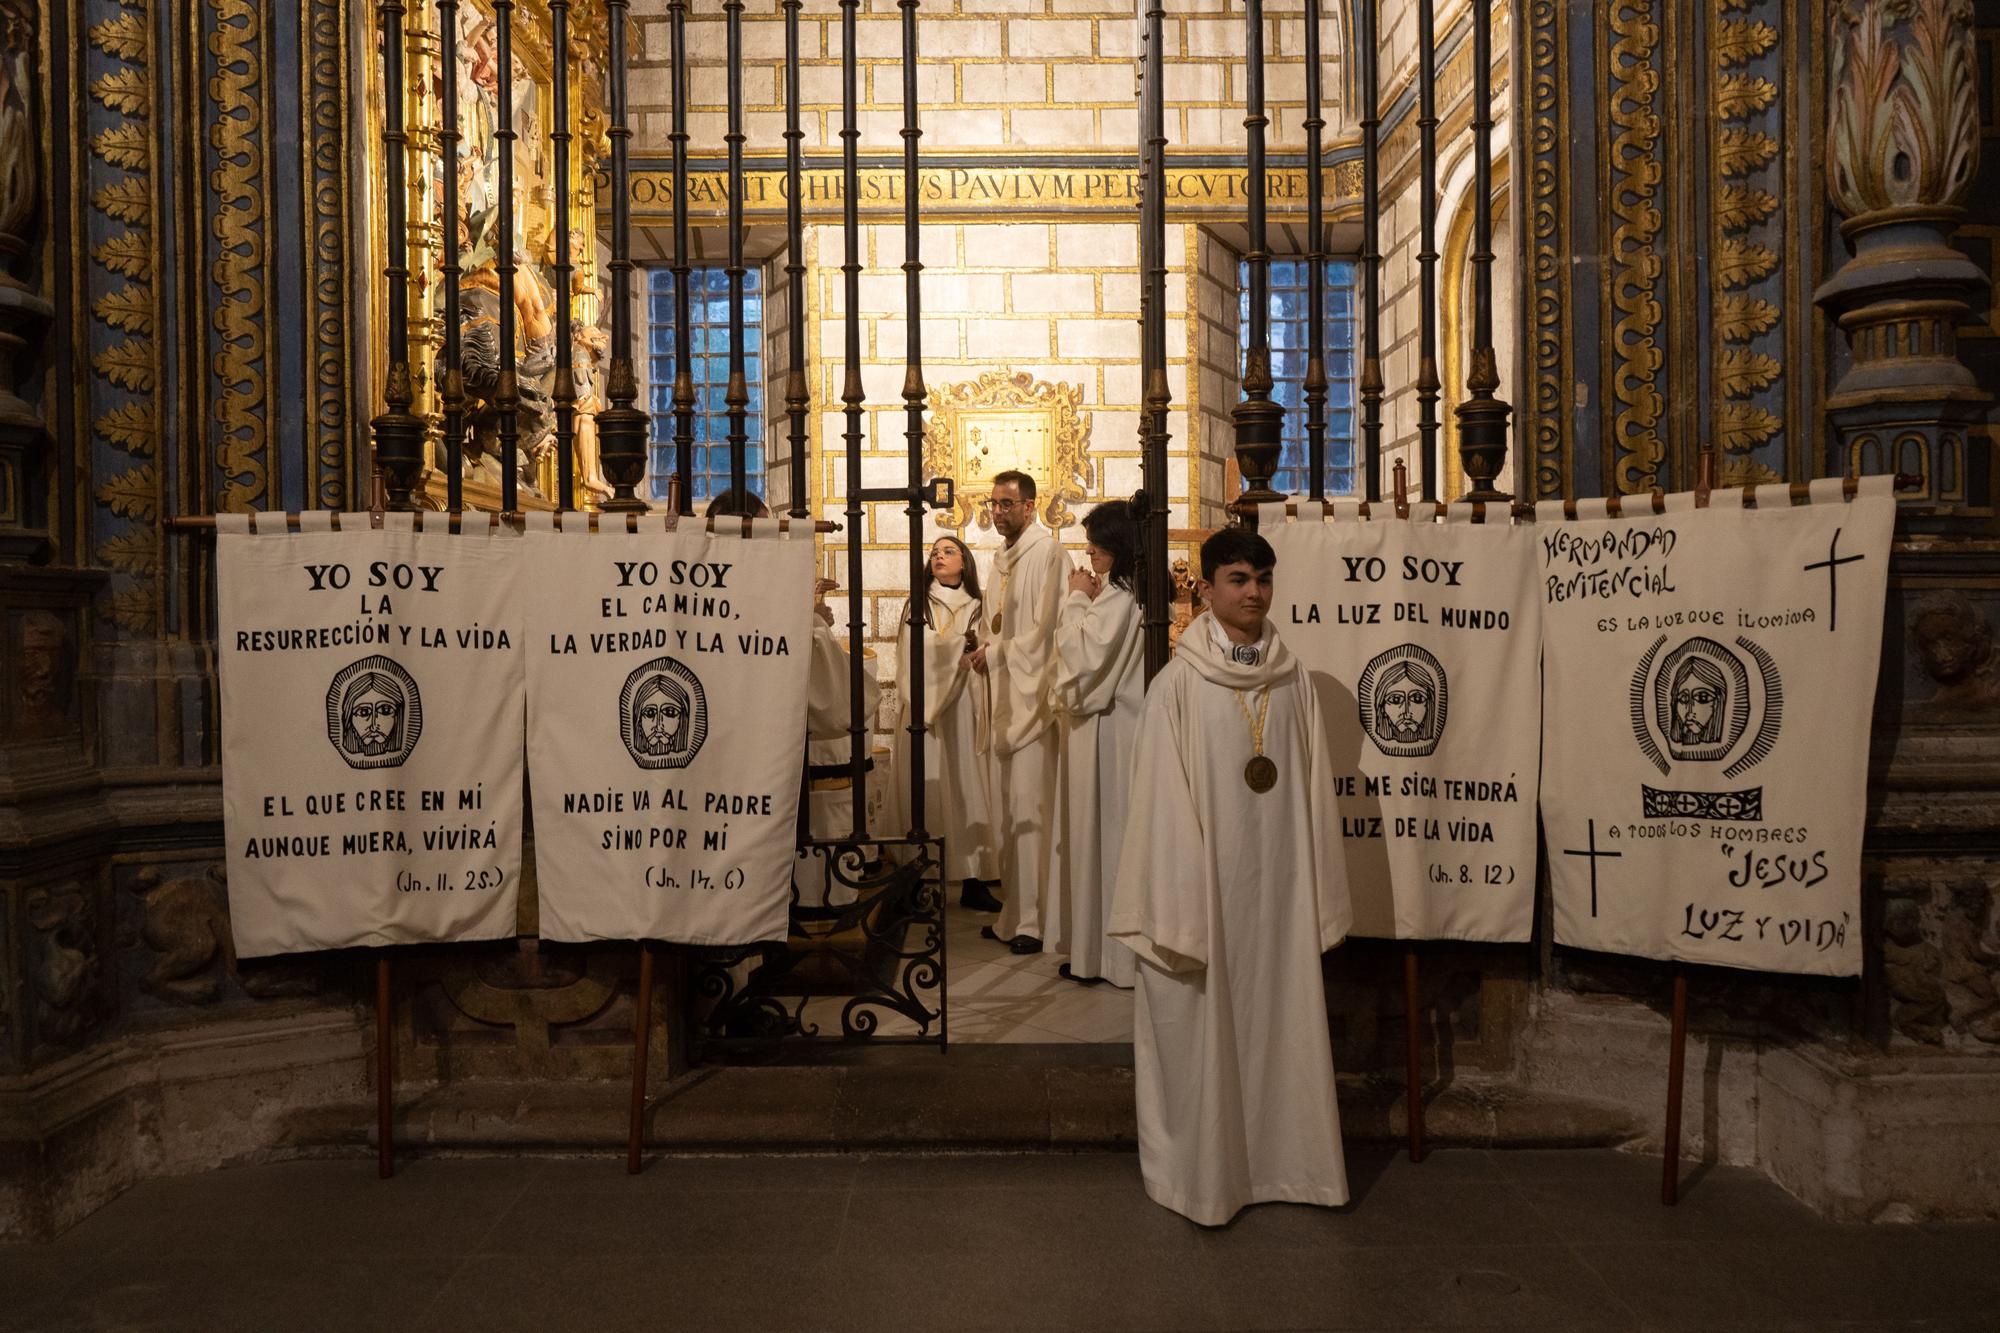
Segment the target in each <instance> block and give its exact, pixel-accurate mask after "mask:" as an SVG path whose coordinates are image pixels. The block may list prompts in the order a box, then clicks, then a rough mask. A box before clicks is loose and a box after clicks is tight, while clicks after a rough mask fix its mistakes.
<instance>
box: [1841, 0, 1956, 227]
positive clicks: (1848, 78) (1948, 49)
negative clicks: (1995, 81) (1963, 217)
mask: <svg viewBox="0 0 2000 1333" xmlns="http://www.w3.org/2000/svg"><path fill="white" fill-rule="evenodd" d="M1844 17H1845V19H1846V25H1847V31H1846V34H1845V35H1844V37H1843V38H1842V39H1841V41H1840V42H1839V43H1838V44H1837V45H1836V46H1835V48H1834V88H1833V110H1832V115H1831V118H1830V121H1829V125H1828V138H1829V145H1828V154H1827V165H1828V171H1827V190H1828V193H1829V194H1831V195H1832V197H1833V202H1834V203H1835V205H1836V206H1838V207H1839V209H1840V211H1841V212H1842V213H1844V214H1846V215H1847V216H1848V217H1858V216H1860V215H1861V214H1863V213H1869V212H1873V211H1875V210H1877V209H1883V208H1893V207H1897V206H1900V205H1905V204H1951V205H1955V204H1958V203H1961V202H1963V200H1964V198H1965V196H1966V193H1967V191H1969V190H1970V189H1971V186H1972V177H1973V174H1974V172H1975V170H1976V169H1977V166H1978V158H1979V113H1978V90H1977V82H1976V76H1975V73H1974V66H1973V57H1972V40H1973V27H1972V13H1971V6H1970V5H1969V4H1967V3H1966V0H1903V2H1902V3H1901V4H1900V5H1896V6H1889V5H1883V4H1869V5H1863V6H1859V7H1855V8H1851V9H1849V10H1847V11H1845V14H1844ZM1905 17H1908V18H1909V19H1910V40H1909V42H1908V44H1907V45H1903V46H1899V45H1898V44H1897V42H1896V41H1895V39H1894V38H1893V37H1891V36H1890V35H1889V34H1888V33H1887V32H1886V31H1885V24H1886V23H1893V22H1898V21H1900V20H1901V19H1903V18H1905Z"/></svg>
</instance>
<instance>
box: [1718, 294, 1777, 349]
mask: <svg viewBox="0 0 2000 1333" xmlns="http://www.w3.org/2000/svg"><path fill="white" fill-rule="evenodd" d="M1780 313H1781V312H1780V311H1779V310H1778V307H1777V306H1776V305H1773V304H1772V303H1771V302H1769V301H1766V300H1763V299H1761V298H1759V297H1755V296H1725V297H1723V298H1721V299H1720V300H1718V301H1717V302H1716V303H1715V331H1716V332H1717V333H1718V334H1720V335H1721V337H1722V340H1723V341H1724V342H1732V343H1743V342H1749V341H1750V340H1751V339H1752V338H1754V337H1756V336H1757V335H1758V334H1760V333H1768V332H1770V331H1771V330H1772V329H1773V328H1775V327H1777V323H1778V315H1779V314H1780Z"/></svg>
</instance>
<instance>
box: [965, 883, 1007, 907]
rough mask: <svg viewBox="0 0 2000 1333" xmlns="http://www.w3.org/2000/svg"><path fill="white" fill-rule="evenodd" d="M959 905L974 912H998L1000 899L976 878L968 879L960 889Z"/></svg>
mask: <svg viewBox="0 0 2000 1333" xmlns="http://www.w3.org/2000/svg"><path fill="white" fill-rule="evenodd" d="M958 905H959V906H960V907H963V908H966V909H967V910H969V911H974V912H997V911H999V910H1000V900H999V899H998V898H995V897H994V896H993V891H992V890H991V889H989V888H987V887H986V886H985V885H984V884H981V883H980V882H979V881H978V880H976V879H968V880H967V881H965V883H964V885H963V886H962V887H961V888H960V889H959V891H958Z"/></svg>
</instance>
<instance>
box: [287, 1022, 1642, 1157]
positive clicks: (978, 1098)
mask: <svg viewBox="0 0 2000 1333" xmlns="http://www.w3.org/2000/svg"><path fill="white" fill-rule="evenodd" d="M829 1054H830V1055H832V1056H833V1057H834V1058H829V1059H819V1060H816V1061H815V1062H813V1063H806V1064H782V1065H763V1066H705V1067H702V1068H698V1069H695V1070H693V1071H691V1072H689V1073H687V1074H685V1075H682V1076H681V1077H679V1078H676V1079H673V1080H671V1081H669V1082H666V1083H664V1084H662V1085H661V1086H660V1087H658V1088H657V1089H656V1091H655V1092H654V1094H653V1096H652V1098H651V1101H650V1105H649V1108H648V1119H647V1136H646V1142H647V1146H648V1149H649V1150H651V1151H672V1150H674V1149H677V1148H678V1149H697V1150H702V1151H714V1150H760V1151H783V1150H795V1151H796V1150H813V1151H828V1150H842V1149H863V1148H866V1149H882V1148H907V1149H986V1150H992V1149H1053V1150H1070V1151H1075V1150H1086V1149H1090V1150H1105V1149H1109V1150H1119V1149H1130V1148H1132V1147H1133V1146H1134V1145H1135V1143H1136V1131H1135V1126H1134V1119H1133V1117H1134V1110H1133V1090H1132V1067H1131V1047H1129V1046H985V1047H961V1048H957V1049H954V1050H953V1051H952V1052H951V1053H950V1054H949V1055H940V1054H939V1053H938V1052H936V1051H935V1050H929V1049H902V1050H862V1051H845V1052H830V1053H829ZM627 1095H628V1086H627V1085H626V1084H624V1083H622V1082H617V1081H612V1080H607V1081H599V1082H589V1083H554V1084H552V1083H517V1082H511V1081H493V1082H470V1081H468V1082H462V1083H455V1084H450V1085H441V1086H435V1087H431V1088H421V1089H404V1090H402V1091H401V1092H400V1093H399V1095H398V1100H397V1107H396V1126H397V1129H396V1133H397V1139H398V1142H399V1143H401V1144H403V1145H406V1146H407V1147H409V1148H411V1149H413V1150H418V1151H421V1150H423V1149H426V1148H441V1149H448V1150H454V1151H504V1150H516V1149H526V1150H530V1151H537V1150H539V1151H563V1150H608V1149H614V1148H617V1147H620V1146H622V1145H623V1144H624V1142H625V1127H626V1097H627ZM1402 1108H1403V1089H1402V1087H1401V1085H1400V1084H1398V1083H1394V1082H1390V1081H1386V1080H1380V1079H1355V1080H1343V1081H1342V1083H1341V1086H1340V1112H1341V1123H1342V1128H1343V1130H1344V1131H1345V1133H1346V1136H1347V1137H1348V1138H1349V1139H1350V1140H1353V1141H1356V1142H1366V1141H1370V1140H1382V1141H1392V1140H1394V1141H1399V1140H1401V1139H1402V1137H1403V1135H1404V1133H1405V1129H1404V1121H1403V1109H1402ZM373 1125H374V1112H373V1107H372V1105H371V1104H369V1103H365V1102H356V1103H351V1104H349V1103H342V1104H337V1105H326V1106H320V1107H315V1108H313V1109H311V1110H310V1111H304V1112H301V1113H299V1114H298V1115H297V1117H296V1119H295V1122H294V1123H293V1124H291V1125H290V1126H288V1132H287V1133H286V1135H285V1136H284V1139H285V1140H287V1141H290V1142H292V1143H294V1144H297V1145H298V1146H299V1147H300V1148H302V1149H304V1150H306V1151H314V1150H326V1149H340V1148H349V1147H354V1146H358V1145H360V1144H362V1143H364V1142H366V1141H368V1138H369V1135H370V1133H371V1132H372V1129H373ZM1425 1130H1426V1136H1427V1139H1428V1141H1429V1142H1431V1143H1434V1144H1437V1145H1439V1146H1456V1147H1537V1148H1549V1147H1565V1148H1569V1147H1605V1146H1612V1145H1617V1144H1621V1143H1626V1142H1630V1141H1632V1140H1634V1139H1637V1138H1638V1137H1640V1136H1641V1133H1642V1129H1641V1126H1639V1125H1638V1124H1637V1123H1636V1122H1635V1121H1633V1120H1632V1119H1631V1118H1630V1117H1629V1116H1628V1115H1626V1114H1625V1113H1624V1112H1622V1111H1620V1110H1617V1109H1616V1108H1612V1107H1608V1106H1605V1105H1602V1104H1599V1103H1595V1102H1591V1101H1588V1100H1585V1099H1582V1098H1577V1097H1570V1096H1564V1095H1561V1094H1555V1093H1547V1092H1529V1091H1522V1090H1519V1089H1510V1088H1500V1087H1494V1086H1490V1085H1474V1084H1468V1083H1464V1082H1459V1083H1454V1084H1451V1085H1449V1086H1446V1087H1443V1088H1435V1089H1432V1090H1430V1091H1429V1092H1427V1094H1426V1109H1425Z"/></svg>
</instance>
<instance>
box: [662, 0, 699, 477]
mask: <svg viewBox="0 0 2000 1333" xmlns="http://www.w3.org/2000/svg"><path fill="white" fill-rule="evenodd" d="M667 17H668V19H669V20H670V23H671V28H672V36H673V46H672V61H671V63H672V65H673V81H674V113H673V131H672V132H671V133H670V134H668V135H667V142H668V143H669V144H670V145H671V146H672V150H673V164H674V165H673V170H674V263H673V274H674V473H675V475H676V476H677V477H679V478H680V511H681V513H682V514H685V515H690V516H691V515H693V513H694V349H693V348H692V347H691V346H690V345H689V344H690V342H691V341H692V339H693V337H694V333H693V324H694V320H693V302H694V295H693V293H691V292H690V291H689V290H688V283H689V282H690V281H691V276H692V274H693V271H694V270H693V266H692V265H690V264H689V263H688V259H689V256H690V254H691V253H692V251H691V249H690V246H691V244H692V241H691V238H690V237H689V235H688V158H687V146H688V123H687V122H688V60H687V0H673V2H672V3H671V4H669V5H668V6H667Z"/></svg>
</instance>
